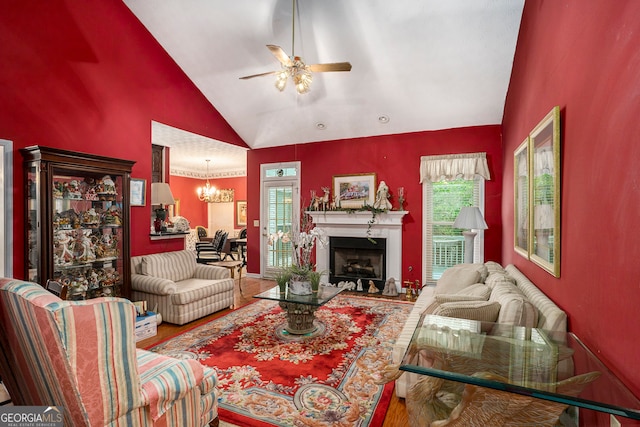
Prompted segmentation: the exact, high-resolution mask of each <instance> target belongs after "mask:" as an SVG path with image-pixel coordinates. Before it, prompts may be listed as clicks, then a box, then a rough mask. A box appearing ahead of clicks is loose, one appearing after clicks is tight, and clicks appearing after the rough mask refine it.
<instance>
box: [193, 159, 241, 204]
mask: <svg viewBox="0 0 640 427" xmlns="http://www.w3.org/2000/svg"><path fill="white" fill-rule="evenodd" d="M210 161H211V160H209V159H207V160H206V162H207V182H206V183H205V185H204V186H203V187H198V190H197V191H198V199H200V201H201V202H205V203H228V202H233V195H234V190H233V188H228V189H223V190H218V189H217V188H216V187H213V186H211V184H210V183H209V162H210Z"/></svg>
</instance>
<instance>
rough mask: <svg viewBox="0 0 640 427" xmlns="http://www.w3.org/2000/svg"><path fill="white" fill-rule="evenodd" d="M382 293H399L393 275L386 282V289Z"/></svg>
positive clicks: (390, 295) (394, 294) (392, 294)
mask: <svg viewBox="0 0 640 427" xmlns="http://www.w3.org/2000/svg"><path fill="white" fill-rule="evenodd" d="M382 295H385V296H389V297H395V296H397V295H398V288H396V279H394V278H393V277H389V278H388V279H387V281H386V282H384V290H383V291H382Z"/></svg>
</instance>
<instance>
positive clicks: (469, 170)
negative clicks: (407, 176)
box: [420, 153, 491, 184]
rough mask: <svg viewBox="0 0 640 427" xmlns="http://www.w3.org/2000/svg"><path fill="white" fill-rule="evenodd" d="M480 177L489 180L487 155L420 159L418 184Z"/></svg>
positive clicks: (451, 155) (455, 155)
mask: <svg viewBox="0 0 640 427" xmlns="http://www.w3.org/2000/svg"><path fill="white" fill-rule="evenodd" d="M476 176H481V177H483V178H484V179H487V180H490V179H491V175H490V174H489V166H488V165H487V153H469V154H447V155H443V156H422V157H421V158H420V183H421V184H422V183H423V182H424V181H425V180H429V181H431V182H438V181H453V180H455V179H459V178H462V179H475V178H476Z"/></svg>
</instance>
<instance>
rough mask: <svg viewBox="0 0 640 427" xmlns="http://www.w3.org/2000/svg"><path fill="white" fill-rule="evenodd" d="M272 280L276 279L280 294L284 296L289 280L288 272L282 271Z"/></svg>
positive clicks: (289, 274)
mask: <svg viewBox="0 0 640 427" xmlns="http://www.w3.org/2000/svg"><path fill="white" fill-rule="evenodd" d="M274 279H276V283H277V284H278V287H279V288H280V293H281V294H284V293H285V291H286V290H287V283H288V282H289V280H291V273H289V270H287V269H282V270H280V271H279V272H278V273H276V276H275V277H274Z"/></svg>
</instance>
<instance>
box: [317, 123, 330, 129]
mask: <svg viewBox="0 0 640 427" xmlns="http://www.w3.org/2000/svg"><path fill="white" fill-rule="evenodd" d="M316 128H317V129H318V130H325V129H326V128H327V125H325V124H324V123H320V122H318V123H316Z"/></svg>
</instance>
